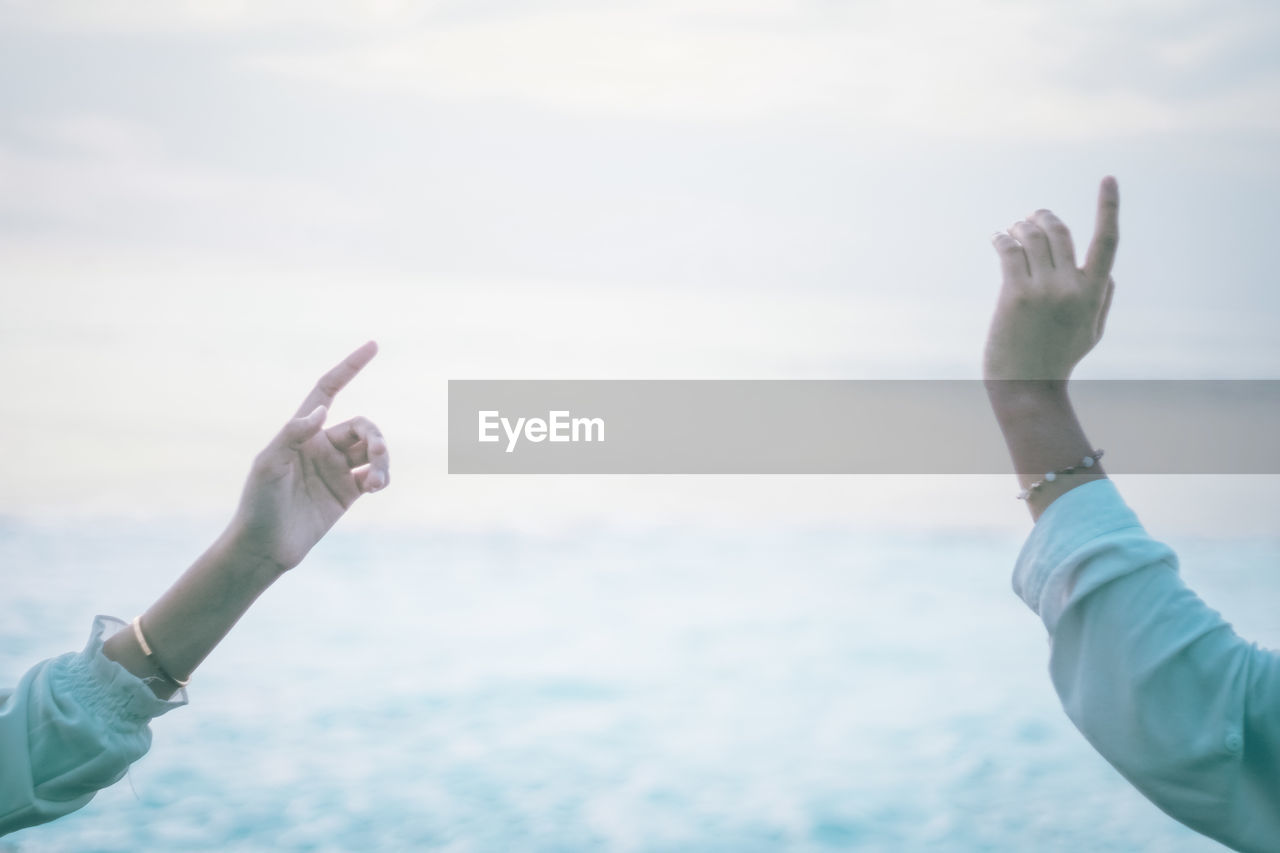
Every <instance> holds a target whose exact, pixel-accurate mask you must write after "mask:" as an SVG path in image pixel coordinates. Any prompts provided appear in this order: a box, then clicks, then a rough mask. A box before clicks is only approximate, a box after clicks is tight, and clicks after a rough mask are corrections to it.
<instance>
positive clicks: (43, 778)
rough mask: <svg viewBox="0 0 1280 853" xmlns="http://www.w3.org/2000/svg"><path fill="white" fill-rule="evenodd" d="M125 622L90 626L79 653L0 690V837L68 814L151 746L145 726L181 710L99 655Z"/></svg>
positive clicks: (182, 698)
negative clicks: (176, 709) (169, 712)
mask: <svg viewBox="0 0 1280 853" xmlns="http://www.w3.org/2000/svg"><path fill="white" fill-rule="evenodd" d="M124 627H126V626H125V623H124V622H121V621H120V620H119V619H114V618H112V617H110V616H99V617H98V618H97V619H95V620H94V622H93V630H92V632H91V633H90V635H89V643H88V645H87V646H85V649H84V651H83V652H80V653H79V654H76V653H74V652H72V653H68V654H65V655H62V656H60V657H56V658H51V659H49V660H46V661H44V662H42V663H39V664H37V665H36V666H34V667H32V668H31V669H30V670H29V671H28V672H27V673H26V675H24V676H23V677H22V680H21V681H20V682H19V683H18V686H17V687H16V688H14V689H12V690H0V835H4V834H5V833H7V832H12V831H14V830H15V829H21V828H22V827H24V826H32V825H34V824H37V823H44V822H45V821H50V820H53V819H54V818H57V817H61V816H62V815H64V814H67V813H68V812H73V811H75V810H76V809H78V808H80V807H81V806H83V805H85V804H86V803H88V802H89V800H91V799H93V795H94V794H95V793H96V792H97V791H98V790H99V789H101V788H105V787H106V786H108V785H111V784H113V783H115V782H116V781H118V780H119V779H120V778H121V777H122V776H124V774H125V771H126V770H128V768H129V765H130V764H132V763H133V762H134V761H136V760H137V759H138V758H140V757H141V756H142V755H143V754H144V753H146V751H147V749H148V748H149V747H150V746H151V730H150V728H148V725H147V724H148V722H149V721H150V720H151V719H152V718H154V717H158V716H159V715H161V714H163V713H165V712H166V711H169V710H171V709H173V708H176V707H179V706H180V705H185V704H186V701H187V695H186V691H180V692H179V693H178V694H177V698H176V699H170V700H167V701H164V700H160V699H157V698H156V696H155V694H154V693H152V692H151V688H150V687H148V686H147V685H146V684H145V683H144V682H143V681H142V680H141V679H139V678H137V677H136V676H134V675H133V674H132V673H130V672H129V671H128V670H126V669H125V668H124V667H122V666H121V665H120V664H118V663H116V662H115V661H113V660H110V659H108V658H107V657H106V656H105V655H103V653H102V644H103V641H104V640H105V638H106V637H107V636H109V634H111V633H115V631H116V630H119V629H121V628H124Z"/></svg>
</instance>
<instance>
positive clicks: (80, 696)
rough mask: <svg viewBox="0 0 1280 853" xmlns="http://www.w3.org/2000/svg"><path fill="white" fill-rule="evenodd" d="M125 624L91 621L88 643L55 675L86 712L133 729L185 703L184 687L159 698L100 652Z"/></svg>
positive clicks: (101, 619) (102, 618) (106, 618)
mask: <svg viewBox="0 0 1280 853" xmlns="http://www.w3.org/2000/svg"><path fill="white" fill-rule="evenodd" d="M125 628H128V623H127V622H123V621H121V620H120V619H117V618H115V617H114V616H98V617H96V618H95V619H94V620H93V629H92V630H91V631H90V632H89V642H88V643H87V644H86V645H85V647H84V651H83V652H81V653H80V654H78V655H68V656H66V658H65V666H63V667H60V668H58V670H57V672H56V674H55V675H54V678H55V679H56V680H58V681H61V682H62V684H61V686H62V687H64V688H65V689H66V690H67V691H68V693H69V694H70V695H72V696H75V697H76V700H77V701H78V702H79V703H80V705H81V706H83V707H84V708H85V709H86V710H87V711H89V712H90V713H92V714H94V715H95V716H97V717H98V718H99V719H101V720H103V721H104V722H105V723H107V724H109V725H113V726H115V727H117V728H121V727H123V728H136V727H137V726H139V725H142V724H145V723H146V722H147V721H148V720H151V719H154V718H155V717H158V716H160V715H161V714H165V713H168V712H169V711H172V710H173V709H174V708H180V707H182V706H183V705H185V704H187V698H188V697H187V691H186V688H180V689H179V690H178V692H177V693H175V694H174V696H173V698H171V699H161V698H159V697H158V696H156V694H155V693H153V692H152V691H151V688H150V687H149V686H148V684H147V682H146V681H144V680H143V679H141V678H139V677H138V676H136V675H134V674H133V673H131V672H129V670H127V669H125V668H124V667H123V666H121V665H120V664H119V663H117V662H116V661H113V660H111V659H110V658H108V657H107V656H106V655H105V654H103V652H102V645H103V642H104V641H105V640H106V638H107V637H109V636H111V635H112V634H115V633H116V632H117V631H120V630H123V629H125Z"/></svg>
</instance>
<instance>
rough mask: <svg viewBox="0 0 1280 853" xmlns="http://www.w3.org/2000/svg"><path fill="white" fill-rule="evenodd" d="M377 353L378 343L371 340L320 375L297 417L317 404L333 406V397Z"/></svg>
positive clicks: (311, 409)
mask: <svg viewBox="0 0 1280 853" xmlns="http://www.w3.org/2000/svg"><path fill="white" fill-rule="evenodd" d="M377 354H378V345H377V343H375V342H374V341H369V342H368V343H366V344H364V345H363V346H361V347H360V348H359V349H357V350H356V351H355V352H353V353H351V355H349V356H347V357H346V358H344V359H343V360H342V361H341V362H340V363H339V364H338V365H337V366H336V367H334V368H333V369H332V370H330V371H329V372H328V373H326V374H325V375H324V376H321V377H320V379H319V381H317V382H316V387H315V388H312V389H311V393H310V394H308V395H307V398H306V399H305V400H303V401H302V405H301V406H299V407H298V414H297V415H296V416H295V417H302V416H303V415H305V414H307V413H309V412H311V411H313V410H314V409H315V407H316V406H325V407H330V406H332V405H333V398H334V397H335V396H337V394H338V392H339V391H341V390H342V389H343V388H345V387H346V385H347V383H348V382H350V381H351V380H352V379H354V378H355V376H356V374H357V373H359V372H360V371H361V370H363V369H364V366H365V365H366V364H368V363H369V362H370V361H371V360H372V359H373V357H374V356H375V355H377Z"/></svg>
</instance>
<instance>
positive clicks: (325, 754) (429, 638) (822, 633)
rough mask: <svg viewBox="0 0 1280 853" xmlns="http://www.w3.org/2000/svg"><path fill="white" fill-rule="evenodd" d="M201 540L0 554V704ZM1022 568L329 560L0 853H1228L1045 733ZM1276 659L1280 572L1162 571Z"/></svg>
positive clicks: (288, 584)
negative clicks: (73, 796) (179, 704)
mask: <svg viewBox="0 0 1280 853" xmlns="http://www.w3.org/2000/svg"><path fill="white" fill-rule="evenodd" d="M214 532H215V531H214V529H213V528H204V529H201V528H200V526H199V525H185V526H175V525H168V526H161V525H141V524H123V525H108V524H105V523H98V524H94V525H90V526H88V527H86V526H83V525H77V526H71V525H65V526H62V525H52V526H47V525H46V526H36V525H32V524H26V523H19V522H16V521H9V522H7V523H0V567H2V568H0V571H2V572H3V579H4V589H5V593H4V596H3V602H0V679H3V681H4V683H13V682H14V681H16V680H17V678H18V677H19V675H20V674H21V672H22V671H23V670H25V669H26V667H28V666H29V665H30V664H31V663H33V662H34V661H36V660H38V659H40V658H42V657H46V656H49V655H53V654H57V653H60V652H62V651H66V650H68V649H71V648H79V647H80V646H81V645H83V642H84V637H85V635H86V633H87V631H88V628H89V623H90V621H91V620H92V617H93V615H94V614H95V613H99V612H103V613H113V614H116V615H119V616H122V617H126V618H127V617H130V616H132V615H133V614H134V613H135V612H137V611H138V610H140V609H142V608H143V607H144V606H145V605H146V604H147V603H149V601H150V599H151V598H153V597H154V595H155V594H157V593H158V592H159V591H160V590H161V589H162V588H163V586H164V585H166V584H167V583H168V582H169V580H171V579H172V577H173V576H175V575H176V573H177V572H178V571H179V570H180V569H181V568H183V567H184V566H185V564H186V563H188V562H189V561H190V559H191V558H192V557H193V556H194V555H195V554H196V553H197V551H198V550H199V548H200V546H201V545H202V544H203V543H204V542H205V541H207V540H208V539H209V538H211V536H212V534H213V533H214ZM1019 544H1020V542H1019V541H1017V540H1015V539H1010V538H1004V537H985V536H977V535H975V536H972V537H967V536H948V537H937V536H933V537H931V536H927V535H922V536H916V537H911V536H907V535H899V534H894V535H886V534H878V533H868V532H854V531H843V530H841V531H836V530H800V529H782V530H754V531H751V532H748V533H729V532H709V531H699V530H694V529H663V530H654V531H649V532H646V533H634V532H632V533H619V532H617V531H605V530H583V531H579V532H577V533H575V534H573V535H564V536H534V535H524V534H515V533H504V534H494V533H466V534H462V533H452V534H447V533H432V532H414V533H405V532H399V533H359V534H353V533H343V532H341V531H339V532H337V533H335V534H334V535H333V536H332V537H331V538H330V539H328V540H326V541H325V542H324V543H322V545H321V546H320V547H319V548H318V549H317V551H316V552H315V553H313V554H312V556H311V558H310V559H309V560H308V562H307V563H306V564H304V566H303V567H302V568H301V569H299V570H298V571H297V572H296V573H295V574H293V575H291V576H288V577H286V578H285V579H284V580H283V581H282V582H281V583H280V584H278V585H277V586H276V587H275V588H273V589H272V590H270V591H269V592H268V593H267V595H266V596H265V597H264V599H263V600H262V601H261V602H260V603H259V604H258V606H257V607H255V609H254V610H253V611H251V612H250V614H249V615H248V616H247V617H246V618H245V620H244V621H243V622H242V623H241V624H240V625H239V626H238V627H237V629H236V631H235V632H233V634H232V636H231V637H230V638H228V640H227V641H226V643H224V645H223V646H222V647H220V648H219V649H218V650H217V651H216V652H215V653H214V655H213V657H211V658H210V660H209V661H208V662H207V663H206V665H205V666H204V667H203V668H202V669H201V670H200V671H199V672H198V673H197V677H196V680H195V681H194V682H193V684H192V687H191V697H192V702H191V705H190V706H189V707H187V708H183V709H180V710H178V711H175V712H173V713H171V714H169V715H168V716H166V717H163V718H161V719H160V720H158V721H156V723H155V724H154V731H155V743H154V746H153V748H152V751H151V753H150V754H149V755H148V756H146V757H145V758H144V759H143V760H142V761H141V762H139V763H138V764H137V765H135V766H134V768H133V770H132V771H131V772H130V775H129V776H128V777H127V778H126V780H124V781H122V782H121V783H120V784H119V785H116V786H115V787H113V788H111V789H109V790H107V791H104V792H102V793H101V794H99V796H98V798H97V799H96V800H95V801H94V802H93V803H91V804H90V805H89V806H88V807H87V808H85V809H83V810H82V811H80V812H78V813H76V814H74V815H71V816H69V817H67V818H64V819H63V820H60V821H57V822H55V823H52V824H49V825H46V826H44V827H37V828H34V829H29V830H24V831H22V832H20V833H16V834H14V835H12V836H9V837H7V838H5V839H3V840H0V850H8V851H12V850H20V851H25V853H36V851H90V850H102V851H151V850H155V851H203V850H220V851H222V850H246V851H256V850H287V851H330V850H333V851H347V850H360V851H365V850H415V849H440V850H450V851H506V850H535V851H544V850H545V851H552V850H621V851H631V850H634V851H648V850H673V851H674V850H694V851H702V850H706V851H755V850H762V851H763V850H801V851H822V850H835V849H856V850H887V851H902V850H907V851H909V850H947V851H971V850H973V851H977V850H1038V851H1039V850H1071V851H1079V850H1091V851H1099V850H1117V851H1119V850H1125V851H1128V850H1159V851H1175V853H1176V851H1208V850H1218V849H1222V848H1220V847H1218V846H1217V845H1215V844H1213V843H1211V842H1208V841H1205V840H1204V839H1201V838H1199V837H1198V836H1196V835H1194V834H1193V833H1191V832H1190V831H1189V830H1186V829H1184V828H1183V827H1181V826H1180V825H1178V824H1176V823H1175V822H1173V821H1172V820H1170V819H1169V818H1167V817H1165V816H1164V815H1163V814H1162V813H1160V812H1159V811H1158V810H1157V809H1156V808H1155V807H1154V806H1152V805H1150V804H1149V803H1147V802H1146V801H1145V800H1144V799H1142V797H1141V796H1139V795H1138V794H1136V793H1134V792H1133V791H1132V790H1131V789H1130V788H1129V787H1128V786H1127V785H1126V784H1125V782H1124V781H1123V780H1122V779H1121V778H1120V777H1119V776H1118V775H1117V774H1116V773H1115V772H1114V771H1113V770H1112V769H1111V768H1110V767H1109V766H1108V765H1107V764H1106V763H1105V762H1104V761H1103V760H1102V759H1100V758H1099V757H1097V756H1096V755H1095V754H1094V753H1093V752H1092V751H1091V750H1090V749H1089V747H1088V746H1087V744H1086V743H1085V742H1084V740H1083V738H1081V737H1080V736H1079V734H1078V733H1077V732H1076V731H1075V730H1074V729H1073V728H1072V726H1071V724H1070V723H1069V722H1068V721H1067V720H1066V718H1065V716H1064V715H1063V714H1062V712H1061V710H1060V708H1059V706H1058V703H1057V700H1056V697H1055V696H1054V694H1053V692H1052V689H1051V687H1050V685H1049V682H1048V678H1047V675H1046V670H1045V667H1046V654H1047V646H1046V642H1045V636H1044V631H1043V628H1042V626H1041V625H1040V623H1039V622H1038V621H1037V620H1036V618H1035V617H1034V616H1033V615H1032V614H1031V613H1030V612H1029V611H1027V610H1026V609H1025V607H1024V606H1023V605H1022V604H1021V602H1019V601H1018V600H1017V599H1016V598H1015V597H1014V596H1013V594H1012V593H1011V592H1010V591H1009V570H1010V567H1011V565H1012V560H1013V557H1014V555H1015V554H1016V552H1017V548H1018V547H1019ZM1173 544H1175V546H1176V547H1178V548H1179V549H1180V551H1181V553H1182V555H1183V557H1184V566H1185V568H1184V574H1185V575H1186V576H1187V577H1188V579H1189V580H1190V581H1191V582H1192V583H1193V585H1195V586H1196V587H1197V589H1199V590H1200V591H1201V592H1202V593H1203V594H1204V595H1205V597H1206V598H1207V599H1208V600H1209V601H1210V602H1211V603H1212V604H1214V605H1215V606H1216V607H1218V608H1219V609H1220V610H1222V611H1223V612H1224V613H1225V614H1226V615H1227V616H1228V617H1229V618H1231V619H1232V620H1233V621H1234V622H1235V623H1236V625H1237V627H1238V628H1239V629H1240V631H1241V632H1242V633H1245V634H1247V635H1249V636H1251V638H1253V639H1257V640H1259V641H1262V642H1264V643H1266V644H1268V645H1273V646H1275V645H1280V642H1277V641H1278V640H1280V624H1277V619H1276V617H1275V616H1274V615H1273V613H1274V609H1275V608H1274V603H1275V601H1276V600H1277V595H1278V594H1280V581H1278V580H1277V572H1276V571H1275V569H1274V568H1273V567H1274V566H1276V565H1280V542H1273V541H1249V542H1217V543H1215V542H1174V543H1173Z"/></svg>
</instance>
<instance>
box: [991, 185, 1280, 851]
mask: <svg viewBox="0 0 1280 853" xmlns="http://www.w3.org/2000/svg"><path fill="white" fill-rule="evenodd" d="M1117 206H1118V196H1117V191H1116V186H1115V182H1114V180H1112V179H1110V178H1108V179H1106V180H1104V181H1103V184H1102V188H1101V191H1100V194H1099V211H1098V225H1097V232H1096V234H1095V237H1094V241H1093V244H1092V245H1091V247H1090V249H1089V252H1088V257H1087V259H1086V262H1085V265H1084V267H1083V268H1077V267H1076V266H1075V261H1074V256H1073V254H1072V251H1073V250H1072V246H1071V242H1070V234H1069V232H1068V231H1067V230H1066V228H1065V227H1064V226H1063V225H1062V223H1061V222H1059V221H1058V220H1057V218H1056V217H1054V216H1053V215H1052V214H1051V213H1049V212H1048V211H1038V212H1037V213H1036V214H1034V215H1033V216H1032V218H1031V221H1024V222H1019V223H1017V224H1016V225H1015V226H1014V227H1013V228H1011V229H1010V232H1009V233H1008V234H1000V235H997V236H996V237H995V241H994V242H995V246H996V250H997V251H998V252H999V253H1000V257H1001V263H1002V269H1003V277H1004V283H1003V287H1002V289H1001V294H1000V299H999V302H998V304H997V307H996V313H995V318H994V319H993V321H992V327H991V332H990V335H989V337H988V341H987V350H986V358H985V362H984V377H985V378H986V381H987V387H988V391H989V394H990V398H991V402H992V406H993V408H994V409H995V412H996V417H997V420H998V421H999V423H1000V427H1001V430H1002V431H1003V432H1004V435H1005V439H1006V441H1007V443H1008V445H1009V450H1010V453H1011V455H1012V456H1013V459H1014V463H1015V468H1016V470H1017V471H1018V472H1019V479H1020V481H1021V482H1022V484H1023V486H1024V487H1025V486H1026V485H1028V484H1029V483H1030V482H1032V481H1033V480H1036V479H1039V478H1040V477H1042V476H1043V473H1044V472H1046V471H1051V470H1056V469H1058V468H1061V467H1064V466H1065V465H1069V464H1072V463H1073V462H1074V461H1076V460H1078V459H1080V458H1081V457H1082V455H1084V454H1088V453H1089V452H1090V449H1091V447H1092V446H1091V445H1090V444H1089V443H1088V442H1087V441H1086V440H1085V437H1084V432H1083V429H1082V428H1081V426H1080V424H1079V421H1078V420H1077V419H1076V417H1075V414H1074V412H1073V411H1072V409H1071V404H1070V399H1069V397H1068V395H1067V379H1068V377H1069V375H1070V372H1071V370H1072V369H1073V368H1074V366H1075V365H1076V364H1077V363H1078V362H1079V360H1080V359H1081V358H1083V357H1084V355H1085V354H1086V353H1087V352H1088V351H1089V350H1090V349H1092V347H1093V346H1094V344H1096V343H1097V341H1098V339H1099V338H1100V337H1101V335H1102V330H1103V327H1104V323H1105V319H1106V314H1107V309H1108V308H1109V305H1110V301H1111V292H1112V289H1113V287H1114V285H1113V283H1112V281H1111V277H1110V270H1111V264H1112V261H1113V259H1114V256H1115V247H1116V242H1117V233H1118V232H1117V228H1116V214H1117ZM1028 506H1029V508H1030V509H1031V512H1032V515H1033V517H1035V518H1036V519H1037V523H1036V526H1035V529H1034V530H1033V531H1032V533H1031V536H1030V538H1029V539H1028V541H1027V544H1026V546H1025V547H1024V548H1023V551H1022V553H1021V555H1020V556H1019V558H1018V563H1017V568H1016V569H1015V573H1014V589H1015V590H1016V591H1017V592H1018V594H1019V595H1021V596H1022V598H1023V599H1024V600H1025V601H1026V602H1027V604H1028V605H1029V606H1030V607H1031V608H1032V609H1033V610H1035V611H1036V613H1038V614H1039V615H1040V617H1041V618H1042V619H1043V621H1044V624H1045V627H1046V628H1047V629H1048V631H1049V635H1050V642H1051V649H1052V651H1051V654H1050V673H1051V675H1052V678H1053V683H1054V687H1055V688H1056V690H1057V692H1058V695H1059V697H1060V698H1061V700H1062V703H1063V707H1064V708H1065V710H1066V712H1067V714H1068V716H1069V717H1070V718H1071V720H1072V721H1073V722H1074V723H1075V724H1076V726H1077V727H1078V728H1079V729H1080V731H1081V732H1082V733H1083V734H1084V735H1085V737H1086V738H1087V739H1088V740H1089V741H1090V743H1091V744H1093V746H1094V747H1095V748H1096V749H1097V750H1098V751H1099V752H1100V753H1101V754H1102V755H1103V756H1104V757H1105V758H1106V759H1107V760H1108V761H1110V762H1111V764H1113V765H1114V766H1115V767H1116V768H1117V769H1118V770H1119V771H1120V772H1121V773H1122V774H1124V776H1125V777H1126V778H1127V779H1129V781H1130V782H1132V783H1133V784H1134V786H1135V787H1137V788H1138V789H1139V790H1140V791H1142V793H1143V794H1145V795H1146V796H1147V797H1148V798H1149V799H1151V800H1152V802H1154V803H1155V804H1156V805H1157V806H1159V807H1160V808H1161V809H1163V810H1164V811H1166V812H1167V813H1168V814H1170V815H1172V816H1173V817H1175V818H1177V819H1178V820H1180V821H1182V822H1183V823H1185V824H1187V825H1188V826H1191V827H1192V828H1193V829H1196V830H1198V831H1200V832H1202V833H1204V834H1206V835H1208V836H1210V837H1213V838H1215V839H1217V840H1219V841H1222V842H1223V843H1226V844H1229V845H1231V846H1233V847H1236V848H1237V849H1241V850H1258V851H1261V850H1274V849H1275V839H1277V838H1280V722H1277V714H1280V662H1278V659H1277V656H1276V655H1275V654H1274V653H1271V652H1267V651H1264V650H1260V649H1258V648H1257V647H1256V646H1253V645H1251V644H1248V643H1246V642H1245V641H1243V640H1242V639H1240V638H1239V637H1238V636H1236V634H1235V633H1234V632H1233V631H1232V630H1231V627H1230V626H1229V625H1228V624H1227V623H1226V622H1225V621H1223V619H1222V618H1221V616H1219V615H1218V614H1217V613H1216V612H1214V611H1212V610H1210V609H1209V608H1208V607H1206V606H1205V604H1204V603H1203V602H1202V601H1201V600H1200V599H1199V598H1197V597H1196V596H1195V594H1194V593H1192V592H1191V590H1189V589H1187V587H1186V586H1185V585H1184V584H1183V583H1182V581H1181V579H1180V578H1179V577H1178V574H1177V559H1176V557H1175V556H1174V554H1173V552H1172V551H1171V550H1170V549H1169V548H1168V547H1166V546H1164V545H1162V544H1161V543H1159V542H1156V541H1155V540H1153V539H1151V538H1150V537H1149V536H1148V535H1147V534H1146V531H1145V530H1143V528H1142V526H1141V525H1140V524H1139V523H1138V520H1137V517H1136V516H1135V515H1134V514H1133V513H1132V511H1130V510H1129V509H1128V507H1126V506H1125V505H1124V503H1123V501H1121V499H1120V496H1119V493H1118V492H1117V491H1116V489H1115V486H1114V485H1113V484H1112V483H1111V481H1110V480H1109V479H1106V478H1105V474H1104V473H1103V472H1102V471H1101V469H1100V467H1096V466H1095V468H1092V469H1088V471H1087V472H1086V473H1083V474H1073V475H1071V476H1069V477H1062V478H1059V479H1058V480H1056V481H1054V482H1052V483H1047V484H1046V485H1045V487H1043V488H1042V489H1040V490H1037V491H1036V492H1035V493H1034V494H1033V496H1032V497H1031V498H1030V499H1029V500H1028Z"/></svg>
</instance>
